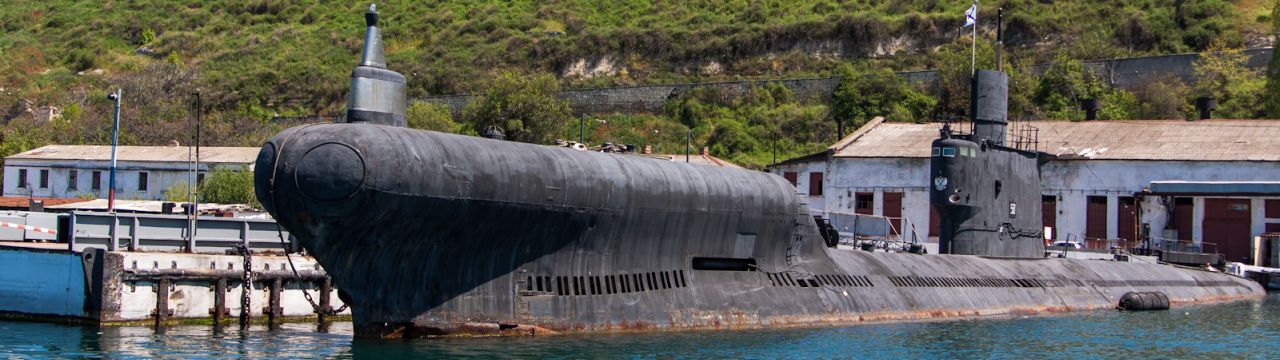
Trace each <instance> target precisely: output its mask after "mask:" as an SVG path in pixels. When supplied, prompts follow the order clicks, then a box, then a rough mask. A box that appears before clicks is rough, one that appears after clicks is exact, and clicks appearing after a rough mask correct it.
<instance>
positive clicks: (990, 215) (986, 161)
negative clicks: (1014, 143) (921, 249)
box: [929, 70, 1044, 258]
mask: <svg viewBox="0 0 1280 360" xmlns="http://www.w3.org/2000/svg"><path fill="white" fill-rule="evenodd" d="M1008 89H1009V76H1008V75H1006V74H1005V73H1003V72H999V71H994V70H978V71H976V72H975V73H974V75H973V79H972V88H971V91H972V93H971V96H970V99H971V100H970V105H971V110H972V112H971V113H972V114H973V119H972V120H973V131H972V132H971V133H969V134H964V133H958V132H953V131H952V129H951V128H950V126H949V125H948V126H946V127H943V129H942V131H941V134H940V137H939V138H938V139H937V140H934V141H933V143H932V147H933V149H932V150H933V151H932V157H931V158H930V165H929V174H930V179H929V183H930V185H931V187H932V188H931V189H930V196H929V202H930V204H931V205H932V206H933V207H934V208H935V209H936V210H937V211H938V214H939V215H940V216H941V218H942V219H941V220H942V221H941V222H940V225H941V234H939V235H940V236H939V239H938V252H940V253H943V254H959V255H979V256H991V257H1010V258H1038V257H1043V256H1044V241H1043V239H1042V233H1043V230H1042V228H1041V225H1042V224H1041V214H1040V193H1041V183H1040V167H1039V166H1040V164H1039V161H1038V154H1037V153H1035V152H1031V151H1024V150H1019V149H1015V148H1011V147H1007V146H1005V145H1004V143H1005V131H1006V127H1007V125H1008V96H1009V95H1008Z"/></svg>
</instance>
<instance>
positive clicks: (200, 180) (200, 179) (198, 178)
mask: <svg viewBox="0 0 1280 360" xmlns="http://www.w3.org/2000/svg"><path fill="white" fill-rule="evenodd" d="M791 183H792V184H793V185H794V184H795V181H792V182H791ZM202 184H204V173H198V174H196V186H200V185H202Z"/></svg>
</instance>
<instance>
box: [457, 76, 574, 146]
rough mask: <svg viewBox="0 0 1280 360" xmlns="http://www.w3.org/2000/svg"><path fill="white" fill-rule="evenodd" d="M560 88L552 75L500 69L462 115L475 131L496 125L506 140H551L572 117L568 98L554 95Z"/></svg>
mask: <svg viewBox="0 0 1280 360" xmlns="http://www.w3.org/2000/svg"><path fill="white" fill-rule="evenodd" d="M559 91H560V85H559V83H557V82H556V79H555V78H554V77H552V76H551V75H546V74H542V75H532V76H529V75H523V74H516V73H514V72H509V71H507V72H503V73H501V74H500V75H499V76H498V78H497V79H495V80H494V81H493V82H491V83H490V84H489V86H488V88H487V89H486V90H485V91H484V94H483V95H481V96H480V97H478V98H476V99H475V100H473V101H472V102H471V103H470V104H467V107H466V109H464V110H463V119H465V121H466V122H468V123H470V124H472V126H473V128H474V129H475V130H476V132H478V133H484V131H485V130H487V129H488V128H489V127H490V126H497V127H499V128H501V129H502V131H503V132H505V133H506V135H507V139H508V140H512V141H519V142H526V143H535V144H547V143H551V142H552V141H554V140H555V137H556V135H558V134H560V132H561V129H563V128H564V126H565V124H566V123H567V122H568V120H570V119H571V118H572V114H571V112H570V110H569V102H568V101H565V100H562V99H559V98H556V96H555V94H556V93H557V92H559Z"/></svg>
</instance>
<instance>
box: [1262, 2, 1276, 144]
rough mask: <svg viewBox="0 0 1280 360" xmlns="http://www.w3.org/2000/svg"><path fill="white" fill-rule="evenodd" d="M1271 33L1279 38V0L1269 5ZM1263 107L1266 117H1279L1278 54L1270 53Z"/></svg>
mask: <svg viewBox="0 0 1280 360" xmlns="http://www.w3.org/2000/svg"><path fill="white" fill-rule="evenodd" d="M1270 20H1271V34H1272V36H1275V38H1276V39H1280V0H1276V1H1275V5H1272V7H1271V19H1270ZM1263 96H1264V99H1263V107H1264V108H1265V109H1266V111H1267V117H1269V118H1272V119H1280V56H1276V55H1275V54H1272V55H1271V63H1270V64H1267V89H1266V91H1265V92H1263Z"/></svg>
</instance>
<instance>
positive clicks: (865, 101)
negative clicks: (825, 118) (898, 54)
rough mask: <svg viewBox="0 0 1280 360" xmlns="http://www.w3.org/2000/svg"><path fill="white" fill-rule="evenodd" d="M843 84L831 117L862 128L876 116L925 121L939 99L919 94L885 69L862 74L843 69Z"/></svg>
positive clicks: (833, 98) (837, 90)
mask: <svg viewBox="0 0 1280 360" xmlns="http://www.w3.org/2000/svg"><path fill="white" fill-rule="evenodd" d="M839 71H840V83H839V84H837V85H836V88H835V91H834V92H832V94H831V117H832V118H834V119H835V120H836V123H837V124H838V125H841V126H842V125H845V124H848V125H851V126H852V127H857V126H861V125H862V124H864V123H866V122H867V121H868V120H871V119H872V118H874V117H877V116H884V117H886V118H888V119H890V120H893V121H917V120H923V119H925V118H926V117H927V115H928V113H929V112H930V111H932V110H933V108H934V107H935V106H937V100H935V99H933V98H932V97H930V96H929V95H927V94H924V93H922V92H919V91H917V90H916V89H915V88H914V87H912V85H911V84H909V83H907V81H906V80H904V79H903V78H901V77H899V76H898V75H897V74H894V73H893V71H891V70H889V69H888V68H884V67H877V68H873V69H869V70H866V71H863V72H858V71H855V70H854V68H853V67H852V66H849V65H845V66H843V67H841V68H840V70H839Z"/></svg>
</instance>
